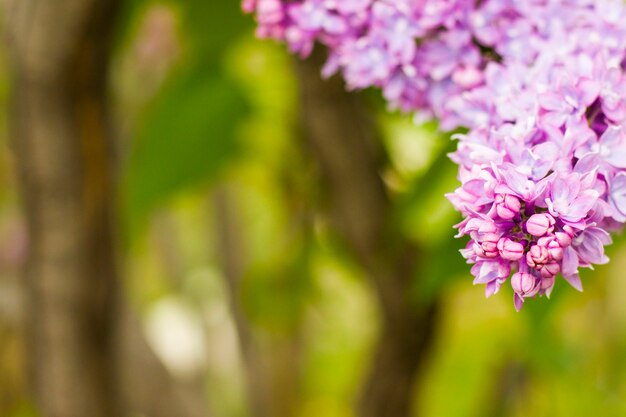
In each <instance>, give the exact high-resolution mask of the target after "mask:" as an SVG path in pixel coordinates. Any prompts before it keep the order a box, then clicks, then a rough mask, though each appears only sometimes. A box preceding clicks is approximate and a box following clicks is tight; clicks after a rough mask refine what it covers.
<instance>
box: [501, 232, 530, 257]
mask: <svg viewBox="0 0 626 417" xmlns="http://www.w3.org/2000/svg"><path fill="white" fill-rule="evenodd" d="M498 252H500V256H501V257H502V258H503V259H506V260H509V261H517V260H520V259H522V256H524V245H522V244H521V243H519V242H515V241H514V240H511V239H509V238H508V237H503V238H502V239H500V240H499V241H498Z"/></svg>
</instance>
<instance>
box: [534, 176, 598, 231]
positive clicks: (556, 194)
mask: <svg viewBox="0 0 626 417" xmlns="http://www.w3.org/2000/svg"><path fill="white" fill-rule="evenodd" d="M598 197H599V194H598V192H597V191H596V190H594V189H586V190H583V189H581V177H580V175H579V174H576V173H571V174H561V175H559V176H557V177H556V178H555V179H554V181H552V184H551V187H550V191H549V196H548V197H547V198H546V200H545V201H546V204H547V205H548V210H549V211H550V214H552V216H554V217H558V218H560V219H561V220H563V221H564V222H565V223H567V224H569V225H571V226H574V227H580V226H581V222H582V221H583V220H584V218H585V216H587V214H588V213H589V211H590V210H591V209H592V208H593V206H594V205H595V203H596V201H597V200H598Z"/></svg>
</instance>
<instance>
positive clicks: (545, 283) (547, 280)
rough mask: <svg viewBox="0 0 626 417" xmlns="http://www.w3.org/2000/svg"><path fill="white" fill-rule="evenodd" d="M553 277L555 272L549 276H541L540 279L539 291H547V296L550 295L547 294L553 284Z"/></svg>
mask: <svg viewBox="0 0 626 417" xmlns="http://www.w3.org/2000/svg"><path fill="white" fill-rule="evenodd" d="M555 277H556V274H554V275H552V276H549V277H543V278H542V279H541V291H544V292H548V296H549V295H550V294H549V292H550V290H551V289H552V287H553V286H554V279H555Z"/></svg>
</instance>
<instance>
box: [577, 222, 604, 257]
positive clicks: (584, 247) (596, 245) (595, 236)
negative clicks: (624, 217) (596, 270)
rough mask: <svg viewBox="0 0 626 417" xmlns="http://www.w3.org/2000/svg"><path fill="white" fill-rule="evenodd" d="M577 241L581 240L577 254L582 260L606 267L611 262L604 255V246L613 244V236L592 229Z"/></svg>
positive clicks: (586, 231) (597, 229) (600, 230)
mask: <svg viewBox="0 0 626 417" xmlns="http://www.w3.org/2000/svg"><path fill="white" fill-rule="evenodd" d="M576 240H577V241H578V240H580V243H579V244H578V245H577V246H576V252H578V256H579V258H580V259H581V260H583V261H585V262H587V263H590V264H598V265H604V264H606V263H607V262H608V261H609V258H608V257H607V256H606V255H605V254H604V245H608V244H610V243H611V236H610V235H609V234H608V233H607V232H606V231H604V230H603V229H600V228H598V227H590V228H588V229H587V230H585V231H584V232H583V233H582V234H581V235H580V236H579V237H578V238H577V239H576Z"/></svg>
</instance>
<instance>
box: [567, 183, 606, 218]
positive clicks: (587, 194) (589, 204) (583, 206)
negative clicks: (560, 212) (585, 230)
mask: <svg viewBox="0 0 626 417" xmlns="http://www.w3.org/2000/svg"><path fill="white" fill-rule="evenodd" d="M598 197H599V194H598V192H597V191H596V190H587V191H584V192H583V193H582V194H581V195H580V196H579V197H578V198H577V199H576V200H574V202H573V203H572V205H571V206H570V207H569V210H568V211H567V215H566V216H563V217H565V218H566V219H571V220H573V221H578V220H580V219H582V218H584V217H585V216H586V215H587V213H589V211H590V210H591V209H592V208H593V206H594V204H596V201H597V200H598Z"/></svg>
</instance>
